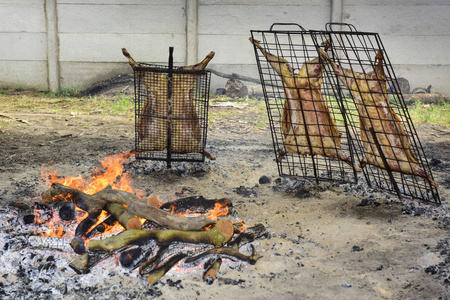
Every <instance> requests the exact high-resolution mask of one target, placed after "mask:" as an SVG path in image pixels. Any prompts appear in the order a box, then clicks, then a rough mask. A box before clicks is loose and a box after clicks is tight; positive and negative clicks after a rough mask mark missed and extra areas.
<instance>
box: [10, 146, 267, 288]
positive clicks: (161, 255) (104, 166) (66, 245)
mask: <svg viewBox="0 0 450 300" xmlns="http://www.w3.org/2000/svg"><path fill="white" fill-rule="evenodd" d="M134 154H135V153H134V152H132V151H130V152H125V153H119V154H116V155H112V156H109V157H107V158H105V159H103V160H101V161H100V162H101V167H99V168H97V169H96V170H94V171H93V172H92V174H91V176H90V177H89V178H83V176H81V175H79V176H77V177H62V176H59V175H58V174H57V173H56V171H54V170H50V169H49V167H48V166H43V167H42V178H43V180H44V182H45V184H46V185H47V186H48V187H49V189H48V190H47V191H46V192H45V193H44V195H43V196H42V203H36V204H35V205H34V206H33V207H30V206H28V205H25V204H22V205H18V206H17V209H18V212H19V216H20V218H19V220H20V222H22V223H23V224H25V225H29V226H31V227H33V228H34V232H35V236H36V235H40V236H41V238H40V239H36V238H31V239H30V240H31V241H34V243H35V244H36V243H39V242H38V241H39V240H40V241H42V245H41V246H38V247H37V248H44V249H45V248H48V249H53V250H60V251H65V252H67V251H74V252H75V253H77V254H79V255H78V256H76V257H75V259H73V260H72V261H71V262H70V264H69V266H70V267H71V268H72V269H73V270H75V271H76V272H77V273H79V274H85V273H88V272H90V271H91V269H92V268H94V267H95V266H96V265H97V264H98V263H99V262H101V261H104V260H106V259H108V258H110V257H116V259H117V258H118V260H119V262H120V264H121V266H122V267H123V268H125V269H127V270H130V271H133V270H135V269H139V271H138V273H139V275H140V276H142V277H146V278H147V281H148V283H150V284H151V285H154V284H156V283H157V282H158V280H159V279H160V278H161V277H162V276H164V275H165V274H166V273H167V272H168V271H169V270H171V269H173V270H177V271H182V270H184V269H192V268H198V267H199V266H201V265H202V264H203V266H204V268H205V270H204V274H203V278H204V280H205V281H206V282H207V283H208V284H211V283H212V282H213V281H214V279H215V277H216V274H217V272H218V270H219V268H220V266H221V264H222V259H224V258H225V259H230V260H232V261H239V262H243V263H249V264H255V263H256V261H257V260H258V259H259V258H260V257H261V256H259V255H257V254H256V252H255V249H254V247H252V244H251V242H252V241H254V240H255V239H256V238H258V237H261V236H263V235H264V234H265V228H264V226H262V225H256V226H254V227H251V228H247V227H246V225H245V224H244V223H242V222H232V221H230V217H229V212H230V209H231V208H232V203H231V201H230V200H228V199H226V198H224V199H214V200H208V199H205V198H203V197H201V196H196V197H188V198H182V199H177V200H175V201H172V202H168V203H164V204H163V203H161V201H160V200H159V198H158V197H157V196H155V195H150V196H146V195H145V194H144V193H143V192H142V191H138V190H135V189H134V188H133V186H132V180H131V176H130V174H129V173H128V172H124V171H123V169H124V167H123V164H124V162H126V161H128V162H129V161H132V160H133V155H134ZM223 216H228V217H227V218H221V217H223ZM244 245H247V246H249V247H248V249H249V250H248V252H249V253H248V255H245V254H242V253H241V252H240V248H241V247H242V246H244Z"/></svg>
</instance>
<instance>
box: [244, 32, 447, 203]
mask: <svg viewBox="0 0 450 300" xmlns="http://www.w3.org/2000/svg"><path fill="white" fill-rule="evenodd" d="M279 25H284V26H286V25H289V26H291V25H296V26H298V27H299V28H300V30H273V27H274V26H279ZM336 27H339V30H334V28H336ZM341 28H345V29H346V30H342V29H341ZM251 35H252V37H251V42H252V43H253V45H254V49H255V55H256V60H257V64H258V70H259V73H260V78H261V83H262V86H263V91H264V95H265V100H266V104H267V113H268V116H269V122H270V128H271V132H272V138H273V143H274V149H275V153H276V156H277V163H278V170H279V174H280V175H291V176H292V175H293V176H299V177H304V178H313V179H316V181H319V180H340V181H346V182H356V181H357V180H358V178H359V177H364V178H365V180H366V181H367V183H368V184H369V186H371V187H377V188H381V189H385V190H387V191H389V192H393V193H396V194H397V195H398V197H399V198H402V196H408V197H412V198H416V199H420V200H424V201H429V202H434V203H436V204H440V198H439V194H438V192H437V186H438V184H437V183H436V182H435V181H434V179H433V176H432V174H431V170H430V167H429V165H428V162H427V159H426V157H425V153H424V151H423V148H422V147H421V145H420V141H419V138H418V136H417V133H416V131H415V129H414V126H413V124H412V121H411V118H410V116H409V114H408V110H407V108H406V104H405V101H404V99H403V96H402V94H401V91H400V87H399V85H398V82H397V79H396V77H395V74H394V70H393V68H392V65H391V64H390V62H389V58H388V56H387V53H386V51H385V49H384V47H383V44H382V42H381V39H380V37H379V35H378V34H377V33H368V32H359V31H357V30H356V28H355V27H354V26H353V25H351V24H343V23H328V24H327V25H326V30H325V31H323V30H322V31H320V30H309V31H306V30H305V29H304V28H303V27H301V26H300V25H297V24H291V23H281V24H274V25H272V27H271V28H270V30H268V31H256V30H252V31H251ZM387 81H389V82H391V83H392V84H391V88H390V91H389V92H388V90H387V88H386V82H387ZM342 162H344V163H345V164H342ZM359 171H362V172H361V173H359ZM358 174H363V176H360V175H358ZM352 176H353V177H352Z"/></svg>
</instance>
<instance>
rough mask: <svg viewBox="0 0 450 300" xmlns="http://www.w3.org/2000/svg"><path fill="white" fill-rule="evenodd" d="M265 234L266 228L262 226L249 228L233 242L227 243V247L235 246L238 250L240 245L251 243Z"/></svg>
mask: <svg viewBox="0 0 450 300" xmlns="http://www.w3.org/2000/svg"><path fill="white" fill-rule="evenodd" d="M235 226H236V225H235ZM266 232H267V231H266V227H264V225H263V224H258V225H255V226H253V227H249V228H247V229H246V230H245V231H244V232H243V233H241V234H240V235H238V236H237V237H236V238H235V239H234V240H232V241H230V242H229V243H227V247H234V246H235V245H237V247H238V248H240V247H241V246H242V245H244V244H247V243H251V242H253V241H254V240H256V239H257V238H260V237H262V236H264V235H265V234H266Z"/></svg>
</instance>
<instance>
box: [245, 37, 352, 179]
mask: <svg viewBox="0 0 450 300" xmlns="http://www.w3.org/2000/svg"><path fill="white" fill-rule="evenodd" d="M250 42H251V43H252V44H254V45H255V47H256V48H258V49H259V50H260V51H261V53H262V54H263V55H264V57H265V58H266V59H267V62H268V63H269V64H270V66H271V67H272V68H273V70H274V71H275V72H276V73H277V74H278V75H279V76H280V78H281V80H282V83H283V88H284V93H285V96H286V99H285V102H284V109H283V113H282V116H281V129H282V133H283V137H284V149H281V151H280V153H279V156H278V161H281V160H282V159H283V157H284V155H285V154H286V153H298V154H300V155H317V154H318V155H321V156H324V157H330V158H337V159H340V160H343V161H344V162H346V163H347V164H349V165H350V166H352V167H354V168H355V169H356V170H358V171H359V168H357V167H356V166H354V165H353V163H352V161H351V159H350V157H348V156H347V155H346V154H345V153H344V151H343V150H342V149H341V134H340V133H339V131H338V128H337V125H336V122H335V120H334V118H333V116H332V115H331V114H330V111H329V108H328V106H327V104H326V102H325V100H324V98H323V96H322V93H321V87H322V74H323V71H324V68H323V66H322V63H321V62H320V58H319V57H317V58H314V59H313V60H311V61H305V63H304V64H303V65H302V67H301V69H300V70H298V72H297V71H296V70H295V69H294V68H293V67H292V66H291V65H290V64H289V63H288V61H287V60H286V59H284V58H282V57H277V56H275V55H273V54H271V53H270V52H268V51H266V50H265V49H264V48H263V47H262V46H261V45H260V41H257V40H253V39H252V38H250Z"/></svg>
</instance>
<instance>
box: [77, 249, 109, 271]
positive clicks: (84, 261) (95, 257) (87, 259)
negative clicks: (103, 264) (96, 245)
mask: <svg viewBox="0 0 450 300" xmlns="http://www.w3.org/2000/svg"><path fill="white" fill-rule="evenodd" d="M113 254H114V252H110V251H90V252H86V253H83V254H81V255H80V256H78V257H77V258H75V259H74V260H73V261H72V262H71V263H70V264H69V266H70V267H71V268H72V269H73V270H74V271H75V272H77V273H78V274H86V273H89V270H90V269H91V268H92V267H93V266H95V265H96V264H98V263H99V262H100V261H102V260H104V259H106V258H108V257H110V256H111V255H113Z"/></svg>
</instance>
